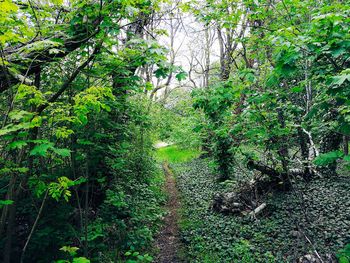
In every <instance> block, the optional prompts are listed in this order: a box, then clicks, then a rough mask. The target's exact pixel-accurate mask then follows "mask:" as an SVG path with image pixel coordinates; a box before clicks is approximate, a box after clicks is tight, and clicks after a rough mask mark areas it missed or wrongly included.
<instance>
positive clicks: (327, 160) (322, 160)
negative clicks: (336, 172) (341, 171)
mask: <svg viewBox="0 0 350 263" xmlns="http://www.w3.org/2000/svg"><path fill="white" fill-rule="evenodd" d="M343 155H344V154H343V153H342V152H341V151H333V152H328V153H323V154H320V155H319V156H317V157H316V158H315V160H314V164H315V165H317V166H325V165H328V164H331V163H333V162H335V161H336V160H338V159H339V158H342V157H343Z"/></svg>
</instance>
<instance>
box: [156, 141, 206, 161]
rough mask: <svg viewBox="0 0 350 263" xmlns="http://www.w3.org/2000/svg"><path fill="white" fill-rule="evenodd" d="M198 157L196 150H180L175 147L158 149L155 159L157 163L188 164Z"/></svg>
mask: <svg viewBox="0 0 350 263" xmlns="http://www.w3.org/2000/svg"><path fill="white" fill-rule="evenodd" d="M199 155H200V151H199V150H196V149H181V148H180V147H178V146H176V145H171V146H167V147H164V148H159V149H158V150H157V153H156V157H157V159H158V160H159V161H168V162H169V163H183V162H188V161H190V160H192V159H194V158H197V157H198V156H199Z"/></svg>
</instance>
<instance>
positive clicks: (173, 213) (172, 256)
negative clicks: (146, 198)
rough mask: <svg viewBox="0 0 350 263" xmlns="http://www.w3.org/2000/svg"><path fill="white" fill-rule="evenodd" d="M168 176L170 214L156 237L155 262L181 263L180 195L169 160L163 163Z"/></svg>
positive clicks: (167, 189) (167, 187) (166, 188)
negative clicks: (157, 251) (179, 254)
mask: <svg viewBox="0 0 350 263" xmlns="http://www.w3.org/2000/svg"><path fill="white" fill-rule="evenodd" d="M163 170H164V173H165V176H166V183H165V191H166V192H167V194H168V201H167V203H166V205H165V209H166V210H167V211H168V214H167V215H166V216H165V218H164V226H163V228H162V230H161V231H160V233H159V235H158V236H157V238H156V246H157V248H158V249H159V254H158V256H157V258H156V259H155V261H154V262H157V263H179V262H181V260H180V259H179V258H178V251H179V249H180V239H179V227H178V219H179V217H178V209H179V207H180V202H179V195H178V191H177V188H176V183H175V178H174V175H173V173H172V171H171V170H170V168H169V164H168V163H167V162H164V163H163Z"/></svg>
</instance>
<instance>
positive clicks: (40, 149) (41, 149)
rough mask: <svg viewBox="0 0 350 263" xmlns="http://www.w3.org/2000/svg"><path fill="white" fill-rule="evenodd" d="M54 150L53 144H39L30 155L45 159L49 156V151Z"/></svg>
mask: <svg viewBox="0 0 350 263" xmlns="http://www.w3.org/2000/svg"><path fill="white" fill-rule="evenodd" d="M52 148H53V143H51V142H49V143H43V144H39V145H36V146H35V147H34V148H33V150H31V151H30V155H37V156H42V157H44V156H46V155H47V151H48V150H49V149H52Z"/></svg>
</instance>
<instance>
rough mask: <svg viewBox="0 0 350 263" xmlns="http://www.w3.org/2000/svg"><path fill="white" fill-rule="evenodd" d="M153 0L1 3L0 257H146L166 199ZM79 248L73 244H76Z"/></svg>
mask: <svg viewBox="0 0 350 263" xmlns="http://www.w3.org/2000/svg"><path fill="white" fill-rule="evenodd" d="M158 4H159V2H152V1H148V0H137V1H110V0H107V1H72V2H70V3H69V4H68V3H66V2H63V1H46V2H35V3H32V2H31V1H24V2H17V1H10V0H5V1H2V2H0V9H1V13H0V32H1V36H0V47H1V49H0V54H1V65H0V100H1V101H2V102H1V103H0V117H1V118H0V119H1V124H0V125H1V126H0V175H1V176H0V208H1V215H0V247H1V256H0V258H1V259H0V261H1V262H4V263H9V262H51V261H54V260H60V259H62V260H61V261H59V262H71V261H73V262H88V261H89V259H91V260H92V261H95V262H118V261H127V260H129V261H130V262H135V261H139V262H149V261H151V260H152V257H151V256H149V254H147V253H149V252H150V251H149V250H150V244H151V242H152V240H153V236H154V233H155V231H156V229H157V227H158V226H159V222H160V219H161V217H162V215H163V211H162V209H161V208H160V206H161V204H162V203H163V202H164V199H165V197H164V194H163V193H162V191H161V185H162V181H163V177H162V173H161V171H159V169H158V167H157V166H156V164H155V161H154V159H153V155H154V154H153V148H152V144H153V141H154V137H155V135H153V134H152V129H156V128H155V127H156V125H157V124H156V120H152V118H151V117H150V110H151V108H152V107H151V105H150V104H151V103H152V102H151V100H149V99H148V98H147V92H148V91H149V90H150V89H151V88H152V84H151V83H150V82H149V81H146V80H145V79H143V78H141V77H139V76H138V74H137V70H139V69H140V68H152V69H150V70H149V72H150V78H153V77H154V78H157V77H158V78H162V77H166V76H167V75H168V74H170V73H171V74H173V75H174V76H175V75H176V76H177V77H178V79H181V78H183V77H184V73H183V72H182V71H181V70H180V69H179V68H175V67H173V66H172V65H170V64H169V63H167V58H166V52H167V51H166V49H165V48H164V47H162V46H160V45H159V44H158V43H157V41H156V40H154V39H152V38H149V37H146V34H145V30H146V27H147V25H148V24H149V23H150V22H151V20H152V19H153V18H154V17H155V16H156V14H157V11H159V10H160V9H159V5H158ZM78 249H79V250H78Z"/></svg>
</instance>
